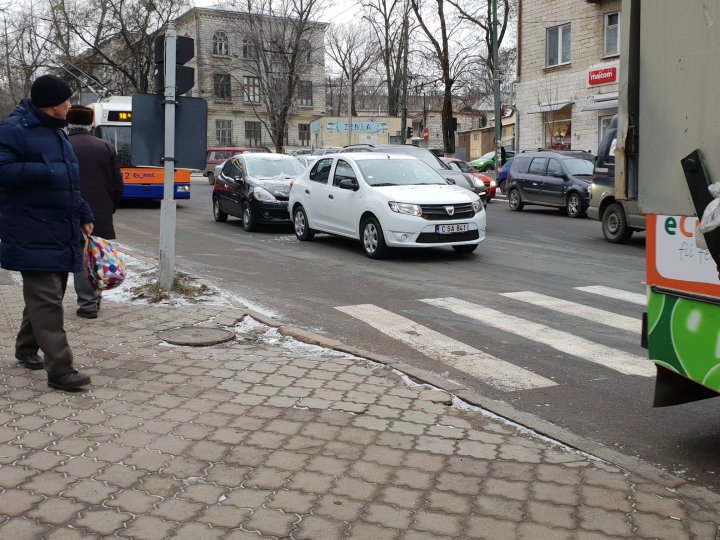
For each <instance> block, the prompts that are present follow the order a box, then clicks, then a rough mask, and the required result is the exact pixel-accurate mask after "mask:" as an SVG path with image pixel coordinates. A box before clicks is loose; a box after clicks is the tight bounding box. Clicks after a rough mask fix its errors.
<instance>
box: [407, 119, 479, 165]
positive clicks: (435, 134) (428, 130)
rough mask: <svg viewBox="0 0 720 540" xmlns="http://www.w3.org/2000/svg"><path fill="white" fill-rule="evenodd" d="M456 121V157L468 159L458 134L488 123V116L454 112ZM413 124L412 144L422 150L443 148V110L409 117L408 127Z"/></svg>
mask: <svg viewBox="0 0 720 540" xmlns="http://www.w3.org/2000/svg"><path fill="white" fill-rule="evenodd" d="M453 118H454V119H455V122H456V123H455V155H456V156H457V157H458V158H460V159H467V156H465V155H463V154H465V151H464V148H465V146H464V145H459V139H458V132H462V131H467V130H469V129H473V128H479V127H481V125H482V124H483V122H487V115H486V114H485V113H483V112H476V111H454V112H453ZM411 123H412V143H413V144H416V145H418V146H420V147H422V148H443V147H444V143H443V135H442V110H441V109H427V110H424V111H421V112H418V113H415V114H413V115H412V116H409V117H408V126H410V124H411Z"/></svg>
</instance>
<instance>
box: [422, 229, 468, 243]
mask: <svg viewBox="0 0 720 540" xmlns="http://www.w3.org/2000/svg"><path fill="white" fill-rule="evenodd" d="M478 238H480V233H478V230H477V229H473V230H472V231H467V232H461V233H453V234H437V233H420V234H419V235H418V237H417V240H415V242H416V243H418V244H443V243H445V242H467V241H468V240H477V239H478Z"/></svg>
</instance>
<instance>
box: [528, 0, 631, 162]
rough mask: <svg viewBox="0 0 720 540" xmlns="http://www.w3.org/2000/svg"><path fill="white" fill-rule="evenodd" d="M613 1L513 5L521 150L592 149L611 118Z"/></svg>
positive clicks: (544, 0)
mask: <svg viewBox="0 0 720 540" xmlns="http://www.w3.org/2000/svg"><path fill="white" fill-rule="evenodd" d="M620 5H621V1H620V0H519V1H518V83H517V86H516V101H515V103H516V107H517V112H518V113H519V117H520V118H519V129H518V130H517V131H518V133H517V135H518V137H519V148H520V150H531V149H536V148H555V149H562V150H590V151H592V152H593V153H595V152H596V151H597V147H598V144H599V141H600V139H601V138H602V135H603V133H604V131H605V129H606V128H607V126H608V125H609V123H610V119H611V118H612V116H613V115H614V114H615V113H617V103H618V101H617V98H618V74H619V73H618V72H619V55H620V17H621V15H622V14H621V12H620Z"/></svg>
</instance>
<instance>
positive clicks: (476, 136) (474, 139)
mask: <svg viewBox="0 0 720 540" xmlns="http://www.w3.org/2000/svg"><path fill="white" fill-rule="evenodd" d="M479 140H480V134H479V133H473V141H479Z"/></svg>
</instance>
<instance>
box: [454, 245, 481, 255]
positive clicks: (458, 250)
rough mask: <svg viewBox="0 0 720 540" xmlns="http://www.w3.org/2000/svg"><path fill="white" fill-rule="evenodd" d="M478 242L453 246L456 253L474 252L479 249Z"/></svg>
mask: <svg viewBox="0 0 720 540" xmlns="http://www.w3.org/2000/svg"><path fill="white" fill-rule="evenodd" d="M477 247H478V245H477V244H465V245H462V246H453V247H452V248H453V249H454V250H455V253H472V252H473V251H475V250H476V249H477Z"/></svg>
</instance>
